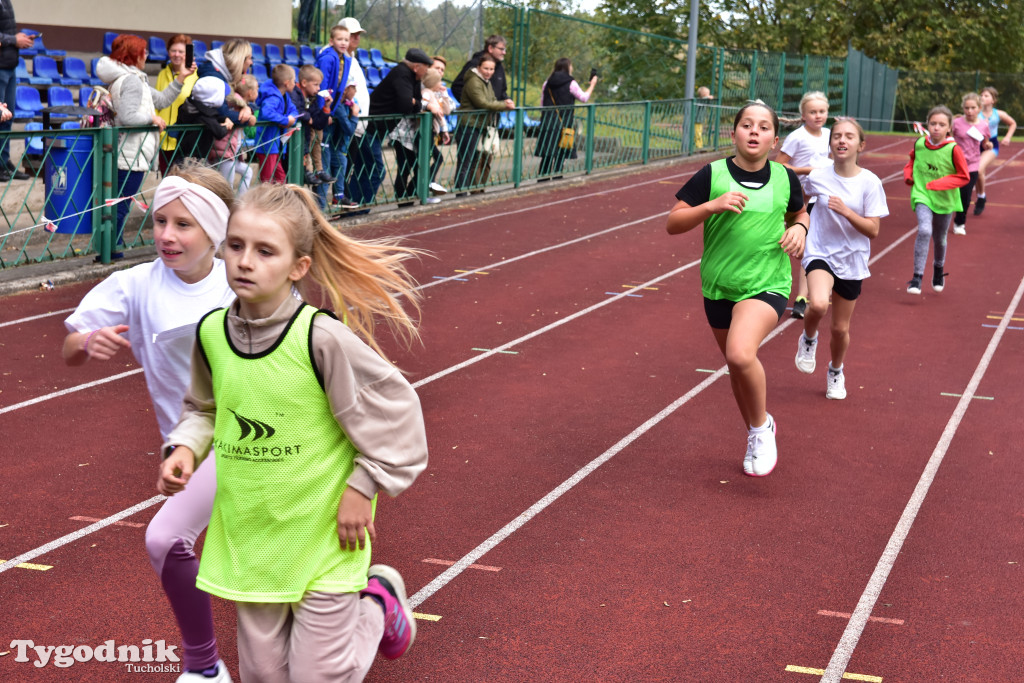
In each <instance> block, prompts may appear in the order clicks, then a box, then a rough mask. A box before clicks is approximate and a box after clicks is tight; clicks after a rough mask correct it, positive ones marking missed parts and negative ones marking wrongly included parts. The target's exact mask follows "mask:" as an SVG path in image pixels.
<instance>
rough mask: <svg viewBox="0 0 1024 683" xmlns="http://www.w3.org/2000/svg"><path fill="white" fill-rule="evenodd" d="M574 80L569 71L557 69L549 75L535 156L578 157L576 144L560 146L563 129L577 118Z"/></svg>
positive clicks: (568, 126) (569, 126)
mask: <svg viewBox="0 0 1024 683" xmlns="http://www.w3.org/2000/svg"><path fill="white" fill-rule="evenodd" d="M572 81H573V78H572V76H570V75H569V72H568V71H555V72H553V73H552V74H551V75H550V76H548V81H547V86H546V87H545V88H544V92H543V93H541V99H540V103H541V106H543V107H544V110H543V111H542V112H541V115H540V126H538V128H537V146H536V147H535V148H534V152H533V153H534V155H535V156H539V157H548V156H554V155H555V154H556V153H560V154H562V155H564V157H565V158H566V159H575V158H576V146H575V145H573V148H572V149H571V150H564V149H559V148H558V141H559V139H561V137H562V129H563V128H572V127H573V123H574V122H575V120H576V118H575V115H574V114H573V109H572V105H574V104H575V103H576V98H575V97H573V95H572V92H570V90H569V86H570V85H571V84H572ZM554 107H558V109H555V108H554Z"/></svg>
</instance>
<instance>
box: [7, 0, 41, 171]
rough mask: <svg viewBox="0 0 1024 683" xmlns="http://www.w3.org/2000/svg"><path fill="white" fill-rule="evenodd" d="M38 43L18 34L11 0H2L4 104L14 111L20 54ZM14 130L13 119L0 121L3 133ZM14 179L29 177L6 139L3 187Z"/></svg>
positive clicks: (19, 32) (8, 118)
mask: <svg viewBox="0 0 1024 683" xmlns="http://www.w3.org/2000/svg"><path fill="white" fill-rule="evenodd" d="M34 42H35V40H34V39H33V38H32V37H31V36H29V35H28V34H27V33H23V32H21V31H19V30H18V23H17V22H16V21H15V20H14V6H13V5H11V0H0V102H3V103H4V104H5V105H6V106H7V107H8V108H10V109H12V110H13V109H14V108H15V97H16V95H17V92H18V78H17V75H16V71H17V69H18V50H20V49H22V48H29V47H32V44H33V43H34ZM10 130H11V117H6V118H3V119H0V133H6V132H8V131H10ZM12 177H13V178H14V179H15V180H26V179H28V177H29V176H28V174H27V173H25V172H24V171H22V170H20V169H19V168H17V167H16V166H15V165H14V164H12V163H11V151H10V149H8V148H7V138H4V140H3V142H0V183H5V182H7V181H9V180H10V179H11V178H12Z"/></svg>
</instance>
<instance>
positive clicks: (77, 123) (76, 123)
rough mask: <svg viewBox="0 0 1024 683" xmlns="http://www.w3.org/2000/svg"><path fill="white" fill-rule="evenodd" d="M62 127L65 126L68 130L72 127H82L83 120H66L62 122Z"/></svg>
mask: <svg viewBox="0 0 1024 683" xmlns="http://www.w3.org/2000/svg"><path fill="white" fill-rule="evenodd" d="M60 127H61V128H63V129H64V130H68V129H70V128H81V127H82V122H81V121H65V122H64V123H62V124H60Z"/></svg>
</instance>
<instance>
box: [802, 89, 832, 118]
mask: <svg viewBox="0 0 1024 683" xmlns="http://www.w3.org/2000/svg"><path fill="white" fill-rule="evenodd" d="M814 101H820V102H824V103H825V106H826V107H827V106H828V97H827V96H826V95H825V93H823V92H821V91H820V90H811V91H810V92H805V93H804V96H803V97H801V98H800V115H801V116H803V115H804V105H805V104H807V103H808V102H814Z"/></svg>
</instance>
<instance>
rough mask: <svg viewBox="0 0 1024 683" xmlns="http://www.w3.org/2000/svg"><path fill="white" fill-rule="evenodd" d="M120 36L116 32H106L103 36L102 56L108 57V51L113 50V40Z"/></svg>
mask: <svg viewBox="0 0 1024 683" xmlns="http://www.w3.org/2000/svg"><path fill="white" fill-rule="evenodd" d="M118 35H120V34H118V33H117V32H116V31H107V32H106V33H104V34H103V54H105V55H109V54H110V51H111V50H113V49H114V48H113V45H114V38H117V36H118Z"/></svg>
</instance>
